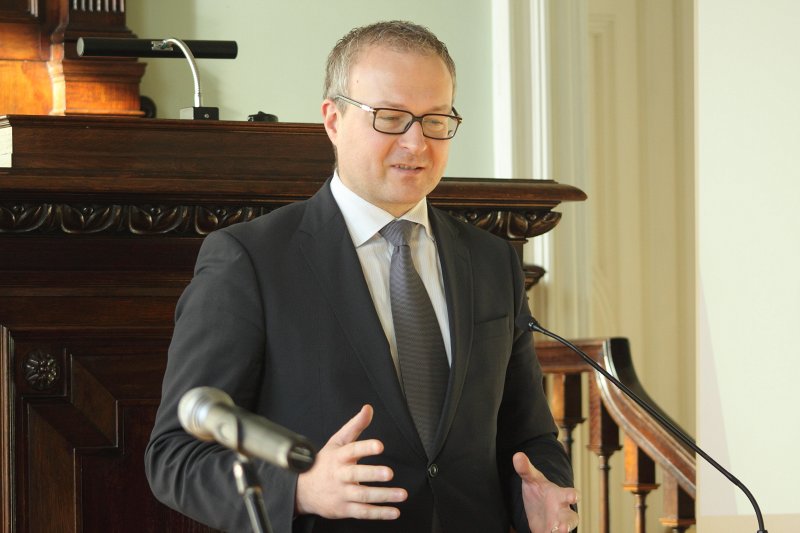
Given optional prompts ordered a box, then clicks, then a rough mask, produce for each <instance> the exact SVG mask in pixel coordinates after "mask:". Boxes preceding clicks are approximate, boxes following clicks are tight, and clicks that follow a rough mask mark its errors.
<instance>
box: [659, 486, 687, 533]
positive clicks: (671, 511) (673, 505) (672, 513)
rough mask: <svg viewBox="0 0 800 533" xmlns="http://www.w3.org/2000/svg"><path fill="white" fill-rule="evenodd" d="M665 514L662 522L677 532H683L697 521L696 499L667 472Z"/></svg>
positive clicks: (664, 487)
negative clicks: (695, 512)
mask: <svg viewBox="0 0 800 533" xmlns="http://www.w3.org/2000/svg"><path fill="white" fill-rule="evenodd" d="M663 477H664V479H663V482H664V483H663V489H662V490H663V491H664V516H663V517H662V518H661V519H660V522H661V523H662V524H664V525H665V526H667V527H671V528H672V530H673V531H675V532H676V533H683V532H684V531H686V530H687V529H689V528H690V527H691V526H693V525H694V523H695V517H694V500H693V499H692V497H691V496H689V495H688V494H687V493H686V492H685V491H684V490H683V488H681V486H680V485H679V484H678V481H677V480H676V479H675V478H674V477H673V476H671V475H669V474H668V473H667V472H664V475H663Z"/></svg>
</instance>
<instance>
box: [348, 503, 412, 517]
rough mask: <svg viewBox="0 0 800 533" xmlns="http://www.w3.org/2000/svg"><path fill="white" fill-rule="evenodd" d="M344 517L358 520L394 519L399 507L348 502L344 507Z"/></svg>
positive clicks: (398, 512) (398, 514)
mask: <svg viewBox="0 0 800 533" xmlns="http://www.w3.org/2000/svg"><path fill="white" fill-rule="evenodd" d="M344 517H350V518H356V519H358V520H396V519H397V518H399V517H400V509H398V508H397V507H387V506H383V505H368V504H365V503H349V504H347V506H346V508H345V514H344V516H343V518H344Z"/></svg>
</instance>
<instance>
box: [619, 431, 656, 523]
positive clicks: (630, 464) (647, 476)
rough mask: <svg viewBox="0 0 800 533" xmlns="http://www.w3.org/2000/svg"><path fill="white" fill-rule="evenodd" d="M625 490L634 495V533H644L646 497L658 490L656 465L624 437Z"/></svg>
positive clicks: (628, 438) (627, 437) (630, 440)
mask: <svg viewBox="0 0 800 533" xmlns="http://www.w3.org/2000/svg"><path fill="white" fill-rule="evenodd" d="M623 448H624V452H625V484H624V487H625V490H627V491H628V492H632V493H633V495H634V500H635V503H634V509H635V510H636V511H635V515H636V519H635V520H636V521H635V530H634V531H635V532H636V533H645V531H646V530H647V525H646V522H645V516H646V510H647V504H646V500H647V495H648V494H650V491H653V490H655V489H657V488H658V484H657V483H656V464H655V462H653V460H652V459H651V458H650V456H649V455H647V454H646V453H644V452H643V451H642V450H641V448H639V447H638V446H637V445H636V443H635V442H633V439H631V438H630V437H629V436H628V435H625V439H624V445H623Z"/></svg>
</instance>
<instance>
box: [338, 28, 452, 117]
mask: <svg viewBox="0 0 800 533" xmlns="http://www.w3.org/2000/svg"><path fill="white" fill-rule="evenodd" d="M375 45H377V46H384V47H387V48H390V49H392V50H397V51H400V52H413V53H417V54H422V55H429V54H430V55H436V56H438V57H439V58H441V60H442V61H444V64H445V66H447V70H448V71H449V72H450V77H451V78H452V79H453V97H454V98H455V91H456V65H455V63H454V62H453V58H451V57H450V53H449V52H448V51H447V46H445V44H444V43H443V42H442V41H440V40H439V39H438V38H437V37H436V35H434V34H433V32H431V31H430V30H429V29H428V28H426V27H424V26H420V25H419V24H414V23H413V22H407V21H402V20H391V21H387V22H376V23H375V24H370V25H368V26H362V27H360V28H355V29H352V30H350V32H349V33H348V34H347V35H345V36H344V37H342V38H341V39H339V42H337V43H336V46H334V47H333V50H331V53H330V54H329V55H328V62H327V64H326V66H325V88H324V92H323V95H322V97H323V98H331V99H333V98H334V97H335V96H336V95H339V94H341V95H346V94H347V92H348V83H349V82H350V69H351V68H352V67H353V64H355V62H356V61H357V60H358V56H359V54H361V52H363V51H364V50H365V49H367V48H368V47H370V46H375ZM337 105H338V102H337Z"/></svg>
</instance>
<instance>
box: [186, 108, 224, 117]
mask: <svg viewBox="0 0 800 533" xmlns="http://www.w3.org/2000/svg"><path fill="white" fill-rule="evenodd" d="M180 118H181V119H182V120H219V108H218V107H184V108H183V109H181V114H180Z"/></svg>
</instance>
